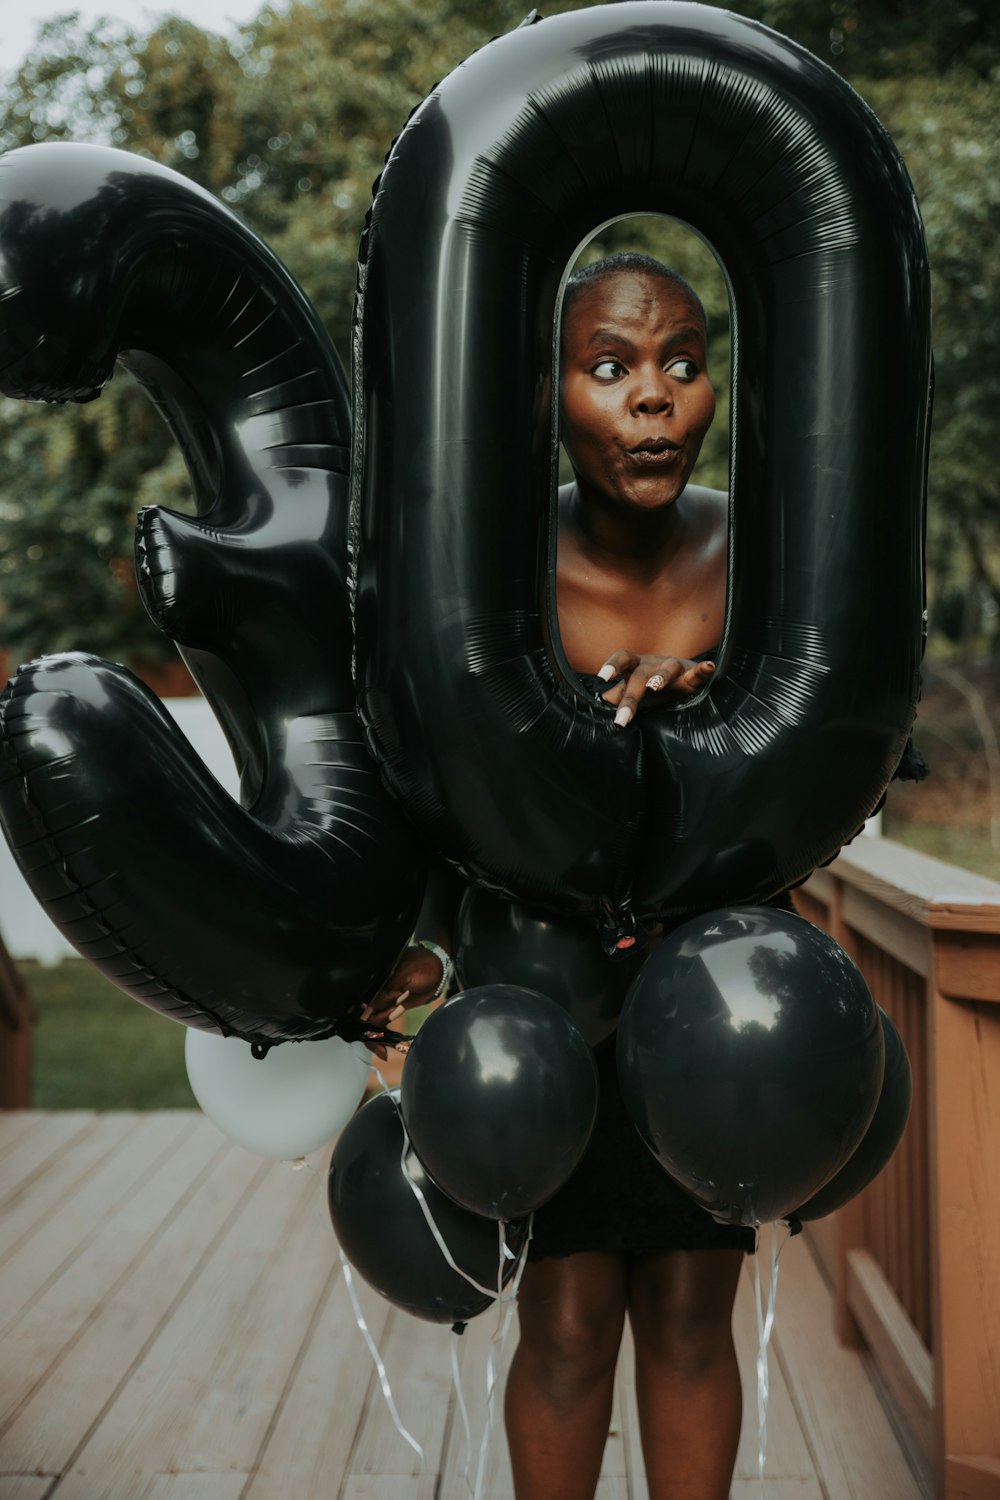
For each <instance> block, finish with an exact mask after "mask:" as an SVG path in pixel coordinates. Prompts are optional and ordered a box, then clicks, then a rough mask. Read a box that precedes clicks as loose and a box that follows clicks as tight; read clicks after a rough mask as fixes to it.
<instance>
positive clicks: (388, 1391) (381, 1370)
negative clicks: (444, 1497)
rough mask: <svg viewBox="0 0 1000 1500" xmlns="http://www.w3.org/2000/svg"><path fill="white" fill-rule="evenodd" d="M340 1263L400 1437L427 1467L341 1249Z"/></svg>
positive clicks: (421, 1449)
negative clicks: (399, 1405)
mask: <svg viewBox="0 0 1000 1500" xmlns="http://www.w3.org/2000/svg"><path fill="white" fill-rule="evenodd" d="M340 1264H341V1266H342V1268H343V1272H344V1281H345V1282H346V1283H347V1290H348V1293H349V1295H350V1298H351V1306H352V1307H353V1308H354V1320H355V1322H356V1323H357V1325H358V1328H359V1329H360V1330H361V1335H362V1337H363V1338H364V1341H365V1343H366V1344H367V1345H368V1350H369V1353H370V1354H371V1357H372V1359H373V1360H374V1361H375V1369H376V1371H377V1372H378V1380H379V1385H380V1386H381V1387H382V1395H383V1396H384V1397H385V1404H386V1406H387V1407H388V1408H389V1415H390V1416H391V1417H392V1420H393V1422H394V1423H395V1424H396V1431H397V1432H398V1433H399V1435H400V1437H402V1438H405V1439H406V1441H407V1442H408V1443H409V1445H410V1447H411V1448H412V1449H413V1450H414V1452H415V1453H416V1454H417V1456H418V1458H419V1459H420V1462H421V1463H422V1464H423V1465H424V1467H425V1468H426V1466H427V1459H426V1456H425V1454H424V1450H423V1448H421V1446H420V1444H419V1443H418V1442H417V1440H416V1438H415V1437H414V1436H413V1434H412V1433H411V1432H407V1430H406V1428H405V1427H404V1426H403V1424H402V1422H401V1421H400V1418H399V1412H398V1411H397V1410H396V1403H395V1401H394V1400H393V1398H392V1387H391V1386H390V1384H389V1376H388V1375H387V1374H386V1368H385V1364H384V1363H383V1361H382V1356H381V1354H379V1352H378V1345H377V1344H376V1342H375V1340H374V1339H373V1338H372V1335H371V1331H370V1330H369V1327H368V1324H367V1323H366V1322H365V1315H364V1313H363V1312H362V1311H361V1303H360V1302H359V1301H358V1294H357V1292H356V1291H355V1290H354V1277H353V1276H352V1275H351V1268H350V1266H349V1265H348V1263H347V1257H346V1255H345V1254H344V1252H343V1250H341V1251H340Z"/></svg>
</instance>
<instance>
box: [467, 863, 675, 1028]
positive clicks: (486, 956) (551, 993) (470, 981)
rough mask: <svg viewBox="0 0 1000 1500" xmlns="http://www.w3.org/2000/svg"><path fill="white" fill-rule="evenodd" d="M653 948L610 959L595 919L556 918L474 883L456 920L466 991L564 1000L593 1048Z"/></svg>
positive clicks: (614, 1020)
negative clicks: (493, 987) (505, 987)
mask: <svg viewBox="0 0 1000 1500" xmlns="http://www.w3.org/2000/svg"><path fill="white" fill-rule="evenodd" d="M645 957H646V949H645V947H644V946H643V945H641V944H638V943H637V944H636V946H635V947H633V948H630V949H628V950H627V951H626V952H624V953H618V954H615V955H614V956H613V957H611V958H609V957H608V956H607V955H606V954H605V952H604V950H603V948H602V946H601V943H600V942H599V940H598V937H597V934H596V933H595V931H594V928H593V924H592V923H589V922H585V921H573V920H572V919H569V918H565V917H563V918H560V919H554V918H553V917H552V916H551V915H550V914H549V913H547V912H543V911H540V910H538V909H537V908H534V909H530V910H529V909H528V908H526V907H523V906H521V905H519V904H515V903H512V902H510V901H504V900H502V899H501V898H500V897H499V896H493V895H491V894H490V893H489V892H488V891H484V890H481V889H480V888H478V887H477V886H470V887H469V889H468V890H467V891H466V893H465V896H464V897H463V899H462V903H461V905H460V907H459V909H458V917H457V920H456V924H455V968H456V970H457V972H458V977H459V979H460V980H461V983H462V987H463V989H471V988H473V987H474V986H477V985H482V984H514V985H519V986H522V987H523V988H524V989H528V990H537V991H538V992H539V993H540V994H542V995H547V996H548V997H549V999H550V1000H554V1001H555V1002H556V1004H557V1005H561V1006H562V1008H563V1010H564V1011H566V1013H567V1015H569V1016H570V1017H571V1018H572V1020H573V1022H574V1023H575V1025H576V1026H577V1027H578V1028H579V1030H580V1031H581V1032H582V1034H583V1036H584V1039H585V1040H586V1042H587V1043H588V1045H589V1046H591V1047H596V1045H597V1043H598V1042H600V1041H603V1040H604V1038H605V1037H607V1036H610V1035H611V1033H612V1032H613V1031H614V1029H615V1027H616V1026H617V1025H618V1017H619V1015H620V1014H621V1008H622V1005H623V1004H624V1002H625V995H626V993H627V991H628V987H629V985H630V984H631V983H632V980H633V979H634V978H635V976H636V974H637V973H638V972H639V968H640V966H641V965H642V962H643V960H644V958H645Z"/></svg>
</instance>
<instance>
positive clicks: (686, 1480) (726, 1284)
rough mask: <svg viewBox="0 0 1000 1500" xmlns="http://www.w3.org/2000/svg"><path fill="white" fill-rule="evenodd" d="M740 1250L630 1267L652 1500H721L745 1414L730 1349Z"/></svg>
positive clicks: (663, 1256) (675, 1254)
mask: <svg viewBox="0 0 1000 1500" xmlns="http://www.w3.org/2000/svg"><path fill="white" fill-rule="evenodd" d="M742 1260H743V1252H742V1251H741V1250H671V1251H664V1252H661V1253H659V1254H656V1255H645V1256H641V1257H639V1258H638V1259H636V1260H635V1261H633V1263H632V1266H631V1274H630V1280H629V1295H628V1312H629V1318H630V1320H631V1323H632V1330H633V1333H634V1335H635V1377H636V1404H637V1406H638V1411H639V1431H640V1434H641V1437H642V1451H643V1456H644V1458H645V1460H646V1476H647V1479H648V1481H649V1495H650V1500H726V1497H727V1496H728V1494H729V1483H730V1480H731V1479H732V1476H733V1465H734V1464H735V1462H736V1448H737V1445H738V1443H739V1438H740V1421H741V1417H742V1413H743V1393H742V1390H741V1387H740V1372H739V1367H738V1365H737V1363H736V1350H735V1348H734V1346H733V1333H732V1318H733V1302H734V1300H735V1297H736V1287H737V1283H738V1281H739V1274H740V1265H741V1262H742Z"/></svg>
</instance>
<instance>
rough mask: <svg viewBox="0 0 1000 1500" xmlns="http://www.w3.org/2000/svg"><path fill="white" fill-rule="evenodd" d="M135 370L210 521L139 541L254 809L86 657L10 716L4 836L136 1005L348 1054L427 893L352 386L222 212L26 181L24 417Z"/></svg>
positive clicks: (180, 198)
mask: <svg viewBox="0 0 1000 1500" xmlns="http://www.w3.org/2000/svg"><path fill="white" fill-rule="evenodd" d="M116 358H117V359H118V361H119V363H121V364H122V365H123V366H124V367H125V368H126V369H128V370H129V371H130V372H131V373H132V374H133V375H134V376H135V378H136V379H137V380H138V381H139V382H140V383H141V384H142V385H143V386H144V387H146V389H147V390H148V392H149V394H150V396H151V397H152V399H153V401H154V402H155V404H156V405H157V407H158V409H159V410H160V411H161V413H162V414H163V415H164V417H165V418H166V420H167V422H168V423H169V424H170V426H171V428H172V430H173V432H174V434H175V436H176V437H177V440H178V442H179V443H180V445H181V447H182V449H183V452H184V456H185V460H186V462H187V465H188V469H189V471H190V475H191V480H192V484H193V487H194V491H195V495H196V498H197V502H198V507H199V515H198V516H197V518H195V517H190V516H184V515H179V514H175V513H173V512H171V511H167V510H163V509H161V508H159V507H154V508H151V509H147V510H145V511H143V512H142V514H141V516H140V519H139V525H138V532H137V542H136V559H137V570H138V577H139V587H140V590H141V593H142V597H143V599H144V601H145V603H146V605H147V608H148V609H149V611H150V613H151V614H152V616H153V619H154V620H155V621H156V623H157V624H158V625H159V626H160V628H161V629H162V630H164V631H165V632H166V634H167V635H169V636H171V637H172V638H173V639H174V640H175V641H176V642H177V643H178V645H179V647H180V649H181V655H182V656H183V657H184V660H185V661H186V662H187V664H188V666H189V667H190V669H191V671H192V673H193V675H194V677H195V679H196V680H197V682H198V684H199V686H200V687H201V689H202V691H203V692H204V694H205V695H206V697H207V698H208V700H209V702H210V703H211V705H212V707H213V709H214V711H215V713H216V715H217V717H218V718H219V721H220V723H221V724H222V727H223V729H224V730H225V732H226V735H227V737H228V739H229V742H230V744H231V746H232V749H233V753H234V755H235V757H236V760H237V764H238V766H239V769H240V772H241V782H242V802H243V806H242V808H241V807H240V806H237V805H236V804H235V803H234V802H233V801H232V800H231V799H230V798H229V797H228V796H227V795H226V794H225V793H223V792H222V791H221V790H220V788H219V787H218V785H217V784H216V782H215V781H214V778H213V777H212V776H211V775H210V774H209V772H208V771H207V769H206V768H205V767H204V765H203V764H202V763H201V761H200V760H199V758H198V757H197V756H196V755H195V753H194V752H193V750H192V748H191V746H190V745H189V743H188V742H187V740H186V739H185V738H184V737H183V735H181V734H180V733H179V732H178V731H177V729H176V728H175V727H174V726H173V724H172V723H171V721H170V720H169V718H168V717H167V716H166V714H165V713H164V712H163V710H162V709H161V708H160V707H159V705H158V703H157V700H156V699H155V698H154V697H153V695H152V694H151V693H149V692H148V691H147V690H146V689H145V688H144V687H143V686H142V685H141V684H140V683H139V682H138V681H137V680H136V679H135V678H133V677H132V676H131V675H130V674H129V673H128V672H126V671H124V670H123V669H122V668H120V667H116V666H113V665H111V664H110V663H107V662H101V661H99V660H97V659H96V658H93V657H86V656H82V655H65V656H54V657H48V658H43V659H42V660H41V661H38V662H34V663H31V664H29V665H28V666H26V667H22V668H21V670H20V671H19V673H18V675H17V677H16V678H15V679H14V681H13V683H12V684H11V686H10V688H9V689H8V691H7V693H6V694H5V695H4V697H3V699H2V700H0V821H2V824H3V828H4V832H5V834H6V836H7V839H8V842H9V843H10V845H11V848H12V850H13V852H14V856H15V858H16V859H17V861H18V864H19V865H20V867H21V869H22V870H23V872H24V874H25V876H26V878H27V879H28V882H29V884H31V886H32V888H33V889H34V891H35V894H36V895H37V896H38V897H39V899H40V900H41V902H42V904H43V906H44V907H45V909H46V911H47V912H48V913H49V915H50V916H51V917H52V918H53V920H54V921H55V922H56V925H57V926H58V927H60V928H61V930H62V931H63V932H64V933H65V935H66V936H67V937H68V938H69V939H70V941H71V942H73V943H74V944H75V945H76V946H77V948H78V949H79V950H80V952H81V953H83V954H84V956H85V957H87V958H89V959H91V960H92V961H93V962H94V963H95V964H96V965H97V966H98V967H99V968H100V969H101V970H102V971H103V972H104V973H105V974H107V975H108V977H109V978H111V979H113V980H114V981H115V983H116V984H118V985H120V986H121V987H122V988H123V989H125V990H127V991H128V992H129V993H130V994H132V995H134V996H135V998H136V999H138V1000H141V1001H142V1002H143V1003H144V1004H146V1005H150V1006H152V1007H154V1008H155V1009H157V1010H160V1011H163V1012H164V1013H165V1014H168V1015H171V1016H173V1017H174V1018H175V1019H178V1020H183V1021H186V1022H188V1023H189V1024H191V1025H195V1026H200V1027H203V1028H206V1029H217V1030H220V1031H223V1032H232V1033H235V1034H236V1035H238V1036H241V1037H244V1038H246V1039H247V1040H258V1041H265V1042H267V1041H280V1040H282V1039H283V1038H291V1037H310V1036H324V1035H328V1034H330V1033H331V1031H333V1030H334V1029H336V1028H337V1027H341V1026H343V1025H345V1024H346V1021H345V1016H346V1014H347V1013H348V1012H349V1011H352V1010H353V1009H354V1008H356V1007H358V1006H360V1005H361V1004H363V1003H364V1001H365V1000H366V999H368V998H371V996H372V995H373V994H374V993H375V992H376V991H377V990H378V988H379V986H380V985H381V983H382V981H383V980H384V979H385V977H386V975H387V974H388V972H389V971H390V969H391V967H392V965H393V963H394V962H395V959H396V957H397V955H398V953H399V951H400V949H401V948H402V946H403V945H404V944H405V942H406V940H407V937H408V935H409V933H410V932H411V930H412V926H413V921H414V918H415V915H416V911H417V908H418V906H419V902H420V895H421V890H422V883H423V865H422V859H421V858H420V857H419V856H418V854H417V851H416V848H415V845H414V844H413V842H412V839H411V837H410V835H409V833H408V832H407V831H406V828H405V827H404V825H403V822H402V818H401V815H400V813H399V811H398V809H397V808H396V806H395V804H393V803H392V802H391V801H390V800H389V798H388V797H387V796H386V794H385V793H384V792H383V790H382V787H381V785H380V782H379V778H378V774H377V771H376V768H375V766H374V764H373V762H372V761H371V759H370V757H369V755H368V753H367V750H366V747H365V744H364V738H363V734H362V731H361V729H360V726H359V724H358V722H357V719H356V716H355V714H354V711H353V708H354V691H353V686H352V682H351V660H350V658H351V640H350V619H349V611H348V605H347V572H348V567H347V537H346V528H347V506H348V458H349V444H350V402H349V398H348V394H347V389H346V385H345V381H344V376H343V372H342V370H341V367H340V364H339V362H338V360H337V357H336V354H335V353H334V351H333V349H332V348H331V346H330V344H329V341H328V339H327V337H326V335H325V333H324V331H323V328H322V325H321V324H320V322H319V320H318V318H317V317H316V315H315V313H314V312H313V311H312V309H311V307H310V306H309V304H308V303H307V301H306V299H305V297H304V296H303V294H302V292H301V291H300V290H299V288H298V287H297V286H296V285H295V283H294V282H293V281H292V279H291V277H290V276H289V275H288V273H287V272H286V271H285V270H284V269H283V267H282V266H281V265H280V264H279V262H278V261H277V260H276V259H275V257H274V256H273V255H272V254H271V252H270V251H269V250H268V249H267V248H266V247H265V246H264V245H263V244H262V243H261V241H260V240H258V239H257V238H256V237H255V236H254V235H252V234H251V233H250V232H249V231H248V230H247V229H246V228H245V226H244V225H243V224H242V223H240V221H239V220H238V219H236V218H235V217H234V216H233V215H232V214H231V213H229V211H228V210H227V209H225V208H224V207H223V206H222V205H221V204H220V203H218V202H217V201H216V200H215V199H214V198H212V197H211V196H210V195H209V194H208V193H206V192H204V191H203V190H202V189H201V188H198V187H196V186H195V185H194V184H193V183H190V182H187V181H186V180H185V179H184V178H182V177H180V176H179V175H178V174H177V173H174V172H171V171H168V170H167V169H166V168H163V167H159V166H157V165H155V164H154V163H153V162H151V161H148V160H145V159H143V158H140V157H136V156H132V155H129V154H127V153H125V152H122V151H113V150H110V149H106V148H104V147H96V146H76V145H67V144H58V145H40V146H29V147H26V148H24V149H22V150H18V151H13V152H11V153H10V154H9V155H7V156H4V157H3V158H2V159H0V390H2V391H3V392H4V394H6V395H10V396H18V397H22V398H24V399H27V400H47V401H68V400H74V401H85V400H90V399H92V398H93V397H95V396H96V395H98V394H99V392H100V390H101V387H102V385H103V384H104V382H105V381H106V380H107V379H108V378H109V376H110V375H111V372H112V369H113V367H114V363H115V360H116Z"/></svg>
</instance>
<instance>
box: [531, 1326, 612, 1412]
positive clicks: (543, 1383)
mask: <svg viewBox="0 0 1000 1500" xmlns="http://www.w3.org/2000/svg"><path fill="white" fill-rule="evenodd" d="M623 1322H624V1318H623V1316H622V1315H618V1314H616V1313H614V1312H611V1311H610V1310H609V1311H608V1312H606V1313H603V1314H590V1315H588V1314H583V1313H575V1314H573V1313H566V1312H563V1313H561V1314H560V1315H559V1316H555V1317H551V1318H530V1319H522V1323H521V1341H520V1344H519V1345H518V1349H517V1354H516V1356H515V1359H516V1362H517V1364H518V1365H519V1366H520V1368H521V1370H522V1371H523V1372H524V1373H525V1374H527V1375H529V1378H530V1380H531V1383H532V1385H533V1386H534V1388H535V1389H536V1391H537V1392H538V1394H539V1395H540V1396H541V1397H542V1398H543V1399H544V1400H545V1401H547V1402H548V1404H549V1405H551V1406H555V1407H557V1408H561V1407H567V1408H569V1407H572V1406H575V1405H576V1404H577V1403H578V1402H579V1401H580V1400H582V1399H584V1398H585V1397H586V1396H588V1395H590V1394H592V1393H593V1392H594V1391H596V1390H598V1389H600V1388H602V1387H603V1386H604V1385H606V1384H610V1382H612V1381H613V1380H614V1374H615V1366H616V1365H617V1362H618V1347H619V1344H620V1343H621V1334H622V1325H623Z"/></svg>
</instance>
